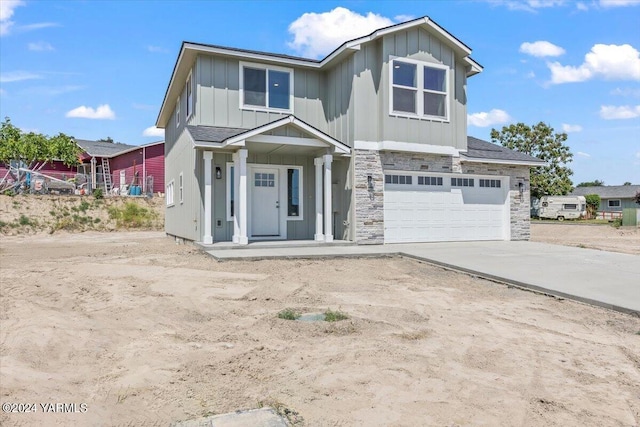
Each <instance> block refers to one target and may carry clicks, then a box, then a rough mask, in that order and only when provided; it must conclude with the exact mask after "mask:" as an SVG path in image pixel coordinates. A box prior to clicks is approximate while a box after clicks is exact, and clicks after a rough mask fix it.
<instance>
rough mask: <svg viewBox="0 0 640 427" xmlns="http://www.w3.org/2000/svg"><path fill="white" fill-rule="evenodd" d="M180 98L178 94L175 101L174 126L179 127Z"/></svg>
mask: <svg viewBox="0 0 640 427" xmlns="http://www.w3.org/2000/svg"><path fill="white" fill-rule="evenodd" d="M180 98H181V96H178V100H177V101H176V127H180Z"/></svg>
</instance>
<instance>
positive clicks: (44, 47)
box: [27, 42, 54, 52]
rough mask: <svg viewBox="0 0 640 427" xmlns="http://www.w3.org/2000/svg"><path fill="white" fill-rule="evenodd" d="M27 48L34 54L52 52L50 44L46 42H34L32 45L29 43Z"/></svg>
mask: <svg viewBox="0 0 640 427" xmlns="http://www.w3.org/2000/svg"><path fill="white" fill-rule="evenodd" d="M27 47H28V48H29V50H32V51H34V52H45V51H52V50H54V49H53V46H51V44H50V43H47V42H34V43H29V44H28V45H27Z"/></svg>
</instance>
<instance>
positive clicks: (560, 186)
mask: <svg viewBox="0 0 640 427" xmlns="http://www.w3.org/2000/svg"><path fill="white" fill-rule="evenodd" d="M566 140H567V134H566V133H564V132H563V133H554V130H553V128H552V127H551V126H549V125H546V124H545V123H543V122H540V123H538V124H537V125H534V126H528V125H525V124H524V123H517V124H512V125H509V126H503V127H502V130H501V131H498V130H496V129H491V142H493V143H496V144H501V145H502V146H504V147H507V148H509V149H511V150H515V151H519V152H521V153H526V154H529V155H531V156H534V157H537V158H539V159H540V160H544V161H545V162H546V164H545V165H544V166H539V167H534V168H531V195H532V196H533V197H537V198H540V197H542V196H544V195H552V196H556V195H564V194H568V193H569V192H570V191H571V190H572V188H573V185H572V182H571V179H570V178H569V177H570V176H571V175H573V171H572V170H571V169H570V168H569V167H568V166H567V164H568V163H570V162H571V159H572V158H573V154H571V151H570V150H569V147H568V146H567V145H564V142H565V141H566Z"/></svg>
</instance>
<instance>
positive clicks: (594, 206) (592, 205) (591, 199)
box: [584, 194, 600, 218]
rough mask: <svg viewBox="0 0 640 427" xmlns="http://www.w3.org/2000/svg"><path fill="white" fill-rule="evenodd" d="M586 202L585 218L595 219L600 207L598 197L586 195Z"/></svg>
mask: <svg viewBox="0 0 640 427" xmlns="http://www.w3.org/2000/svg"><path fill="white" fill-rule="evenodd" d="M584 198H585V200H586V202H587V217H589V218H595V216H596V212H598V208H599V207H600V196H599V195H597V194H587V195H586V196H584Z"/></svg>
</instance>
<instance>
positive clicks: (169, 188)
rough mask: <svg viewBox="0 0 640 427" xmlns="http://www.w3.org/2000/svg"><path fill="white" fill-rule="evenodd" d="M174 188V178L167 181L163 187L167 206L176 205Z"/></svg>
mask: <svg viewBox="0 0 640 427" xmlns="http://www.w3.org/2000/svg"><path fill="white" fill-rule="evenodd" d="M174 189H175V180H174V179H172V180H171V181H169V182H168V183H167V185H166V188H165V202H166V205H167V207H172V206H175V205H176V203H175V195H174Z"/></svg>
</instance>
